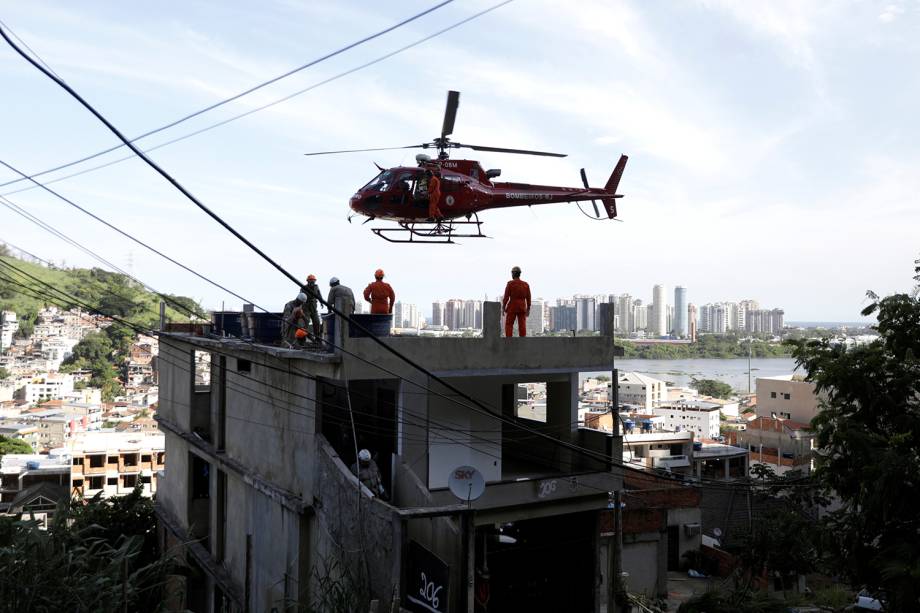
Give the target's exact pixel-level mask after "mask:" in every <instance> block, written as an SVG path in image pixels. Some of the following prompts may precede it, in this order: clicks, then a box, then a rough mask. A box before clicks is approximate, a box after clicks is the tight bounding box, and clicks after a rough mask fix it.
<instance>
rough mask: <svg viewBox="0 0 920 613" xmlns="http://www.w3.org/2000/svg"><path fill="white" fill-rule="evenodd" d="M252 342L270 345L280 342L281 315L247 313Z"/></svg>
mask: <svg viewBox="0 0 920 613" xmlns="http://www.w3.org/2000/svg"><path fill="white" fill-rule="evenodd" d="M246 315H247V317H248V318H249V334H250V336H251V337H252V340H253V342H256V343H267V344H272V343H276V342H279V341H280V340H281V316H282V313H247V314H246Z"/></svg>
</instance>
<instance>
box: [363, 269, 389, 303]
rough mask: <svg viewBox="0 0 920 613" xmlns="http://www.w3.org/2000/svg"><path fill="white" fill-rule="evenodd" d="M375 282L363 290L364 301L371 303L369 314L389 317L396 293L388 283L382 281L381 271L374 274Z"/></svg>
mask: <svg viewBox="0 0 920 613" xmlns="http://www.w3.org/2000/svg"><path fill="white" fill-rule="evenodd" d="M374 278H375V279H376V281H374V282H373V283H370V284H368V286H367V287H365V288H364V299H365V300H367V301H368V302H370V303H371V313H373V314H375V315H389V314H390V313H392V312H393V304H394V303H395V302H396V292H394V291H393V288H392V287H390V284H389V283H386V282H384V280H383V270H381V269H379V268H378V269H377V270H376V272H374Z"/></svg>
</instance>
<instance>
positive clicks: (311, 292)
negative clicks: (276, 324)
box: [300, 275, 323, 342]
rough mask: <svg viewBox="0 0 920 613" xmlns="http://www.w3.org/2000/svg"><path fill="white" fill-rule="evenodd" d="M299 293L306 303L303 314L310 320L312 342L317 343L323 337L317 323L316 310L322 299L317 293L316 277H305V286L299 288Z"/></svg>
mask: <svg viewBox="0 0 920 613" xmlns="http://www.w3.org/2000/svg"><path fill="white" fill-rule="evenodd" d="M300 291H301V292H303V293H304V294H305V295H306V297H307V301H306V304H305V308H304V312H305V313H306V314H307V316H308V317H309V318H310V322H311V323H312V324H313V340H314V341H317V342H319V340H320V339H321V338H322V337H323V326H322V324H321V323H320V321H319V311H318V310H317V304H318V301H320V300H322V299H323V295H322V294H321V293H320V291H319V287H318V286H317V285H316V275H309V276H308V277H307V284H306V285H304V286H303V287H301V288H300Z"/></svg>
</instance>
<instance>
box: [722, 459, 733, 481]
mask: <svg viewBox="0 0 920 613" xmlns="http://www.w3.org/2000/svg"><path fill="white" fill-rule="evenodd" d="M722 462H723V463H724V464H725V478H726V479H728V477H729V472H728V467H729V465H730V464H731V462H730V461H729V459H728V458H725V459H724V460H722Z"/></svg>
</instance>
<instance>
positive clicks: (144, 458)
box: [141, 453, 150, 462]
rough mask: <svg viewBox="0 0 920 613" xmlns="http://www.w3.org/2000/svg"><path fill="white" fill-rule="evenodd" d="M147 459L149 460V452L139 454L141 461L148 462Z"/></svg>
mask: <svg viewBox="0 0 920 613" xmlns="http://www.w3.org/2000/svg"><path fill="white" fill-rule="evenodd" d="M149 461H150V454H149V453H145V454H142V455H141V462H149Z"/></svg>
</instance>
